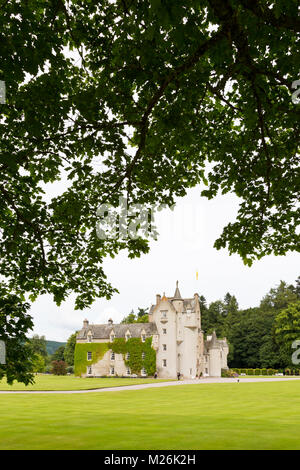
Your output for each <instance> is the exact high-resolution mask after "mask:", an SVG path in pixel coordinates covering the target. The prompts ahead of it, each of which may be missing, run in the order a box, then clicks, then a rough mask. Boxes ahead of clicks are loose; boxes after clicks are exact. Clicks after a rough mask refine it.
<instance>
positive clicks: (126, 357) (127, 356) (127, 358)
mask: <svg viewBox="0 0 300 470" xmlns="http://www.w3.org/2000/svg"><path fill="white" fill-rule="evenodd" d="M129 358H130V353H129V352H127V353H126V356H125V359H126V361H128V360H129Z"/></svg>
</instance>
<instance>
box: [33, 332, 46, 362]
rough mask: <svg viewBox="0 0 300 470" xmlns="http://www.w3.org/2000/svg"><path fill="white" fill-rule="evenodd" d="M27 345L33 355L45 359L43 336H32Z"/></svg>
mask: <svg viewBox="0 0 300 470" xmlns="http://www.w3.org/2000/svg"><path fill="white" fill-rule="evenodd" d="M28 344H29V347H30V348H31V350H32V351H33V352H34V353H35V354H39V355H40V356H42V357H44V358H46V357H47V349H46V338H45V336H39V335H33V337H32V338H30V339H29V340H28Z"/></svg>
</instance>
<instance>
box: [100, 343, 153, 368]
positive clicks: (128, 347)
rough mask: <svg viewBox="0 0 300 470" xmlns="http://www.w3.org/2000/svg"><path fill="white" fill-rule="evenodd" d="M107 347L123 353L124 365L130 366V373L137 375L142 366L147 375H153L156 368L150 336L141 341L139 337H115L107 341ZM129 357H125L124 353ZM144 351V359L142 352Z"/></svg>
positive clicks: (117, 352)
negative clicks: (126, 338)
mask: <svg viewBox="0 0 300 470" xmlns="http://www.w3.org/2000/svg"><path fill="white" fill-rule="evenodd" d="M109 349H111V350H112V351H114V352H115V353H116V354H123V360H124V362H125V365H126V366H127V367H129V368H130V370H131V373H132V374H137V375H139V374H140V373H141V370H142V369H143V368H144V369H145V370H146V372H147V375H153V374H154V372H155V370H156V351H155V350H154V349H153V348H152V337H150V338H146V341H145V342H143V341H142V340H141V339H140V338H130V339H128V340H127V341H125V338H115V340H114V341H113V342H112V343H109ZM127 353H129V358H128V359H126V354H127ZM143 353H144V359H143V356H142V354H143Z"/></svg>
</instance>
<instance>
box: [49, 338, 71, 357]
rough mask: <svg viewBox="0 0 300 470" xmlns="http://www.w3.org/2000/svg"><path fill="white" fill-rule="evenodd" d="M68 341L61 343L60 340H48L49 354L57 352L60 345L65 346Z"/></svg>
mask: <svg viewBox="0 0 300 470" xmlns="http://www.w3.org/2000/svg"><path fill="white" fill-rule="evenodd" d="M66 344H67V343H60V342H59V341H48V340H46V350H47V353H48V354H49V355H51V354H53V353H55V351H56V350H57V349H58V348H59V346H65V345H66Z"/></svg>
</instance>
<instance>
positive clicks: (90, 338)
mask: <svg viewBox="0 0 300 470" xmlns="http://www.w3.org/2000/svg"><path fill="white" fill-rule="evenodd" d="M92 339H93V336H92V334H91V333H89V334H88V335H87V340H88V343H91V342H92Z"/></svg>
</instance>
